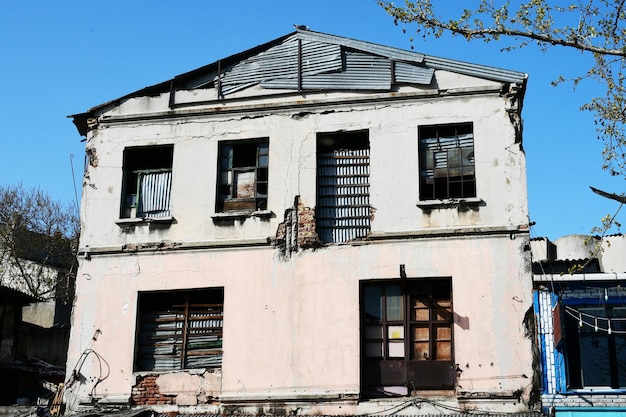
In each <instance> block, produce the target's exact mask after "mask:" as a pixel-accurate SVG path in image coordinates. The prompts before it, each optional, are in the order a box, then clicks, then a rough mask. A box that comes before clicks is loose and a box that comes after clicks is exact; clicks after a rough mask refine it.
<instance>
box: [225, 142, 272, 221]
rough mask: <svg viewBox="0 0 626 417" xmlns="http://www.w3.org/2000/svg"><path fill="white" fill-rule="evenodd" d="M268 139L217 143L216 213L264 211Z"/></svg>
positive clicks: (265, 203) (265, 207)
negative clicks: (218, 144)
mask: <svg viewBox="0 0 626 417" xmlns="http://www.w3.org/2000/svg"><path fill="white" fill-rule="evenodd" d="M268 164H269V143H268V141H267V139H260V140H254V141H246V142H236V143H222V144H220V166H219V189H218V195H219V199H218V207H217V211H239V210H244V211H255V210H267V191H268V188H267V186H268V182H267V181H268V175H267V171H268Z"/></svg>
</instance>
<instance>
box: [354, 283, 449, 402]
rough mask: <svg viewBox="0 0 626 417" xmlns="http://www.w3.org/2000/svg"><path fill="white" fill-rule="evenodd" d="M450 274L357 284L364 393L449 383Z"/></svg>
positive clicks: (406, 392)
mask: <svg viewBox="0 0 626 417" xmlns="http://www.w3.org/2000/svg"><path fill="white" fill-rule="evenodd" d="M452 328H453V314H452V286H451V280H450V279H449V278H434V279H408V280H385V281H384V282H383V281H373V282H369V281H366V282H363V283H362V284H361V340H362V342H361V352H362V355H361V357H362V370H361V376H362V385H363V393H364V395H365V396H370V397H376V396H385V395H386V394H388V393H391V392H395V393H396V394H398V393H401V394H403V395H409V394H410V390H411V389H413V390H415V389H446V388H452V387H453V386H454V376H455V371H454V358H453V350H452V340H453V338H452Z"/></svg>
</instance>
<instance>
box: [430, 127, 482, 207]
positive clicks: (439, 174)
mask: <svg viewBox="0 0 626 417" xmlns="http://www.w3.org/2000/svg"><path fill="white" fill-rule="evenodd" d="M418 136H419V138H418V145H419V146H418V148H419V163H420V175H419V177H420V189H419V195H420V200H421V201H430V200H450V199H458V198H474V197H476V166H475V158H474V149H475V148H474V126H473V123H471V122H466V123H454V124H443V125H425V126H420V127H419V133H418Z"/></svg>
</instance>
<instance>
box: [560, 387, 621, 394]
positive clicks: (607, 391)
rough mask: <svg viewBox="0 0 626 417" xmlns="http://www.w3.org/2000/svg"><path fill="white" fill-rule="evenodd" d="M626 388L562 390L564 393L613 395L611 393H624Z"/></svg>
mask: <svg viewBox="0 0 626 417" xmlns="http://www.w3.org/2000/svg"><path fill="white" fill-rule="evenodd" d="M624 393H626V390H625V389H624V388H609V387H597V388H576V389H570V390H567V391H563V392H560V394H563V395H580V394H586V395H601V394H605V395H611V394H624Z"/></svg>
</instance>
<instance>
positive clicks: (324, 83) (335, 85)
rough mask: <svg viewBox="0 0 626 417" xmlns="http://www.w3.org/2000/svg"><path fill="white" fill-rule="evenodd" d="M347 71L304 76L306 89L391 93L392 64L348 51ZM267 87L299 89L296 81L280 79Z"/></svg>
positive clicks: (346, 57)
mask: <svg viewBox="0 0 626 417" xmlns="http://www.w3.org/2000/svg"><path fill="white" fill-rule="evenodd" d="M344 56H345V62H346V64H345V70H344V71H341V72H333V73H324V74H317V75H313V76H308V75H307V76H303V77H302V88H303V89H306V90H322V89H350V90H389V89H390V88H391V61H389V60H388V59H385V58H380V57H377V56H374V55H367V54H364V53H360V52H354V51H346V52H345V53H344ZM261 86H262V87H264V88H287V89H289V88H292V89H294V88H297V87H298V84H297V79H277V80H272V81H269V82H264V83H262V84H261Z"/></svg>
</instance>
